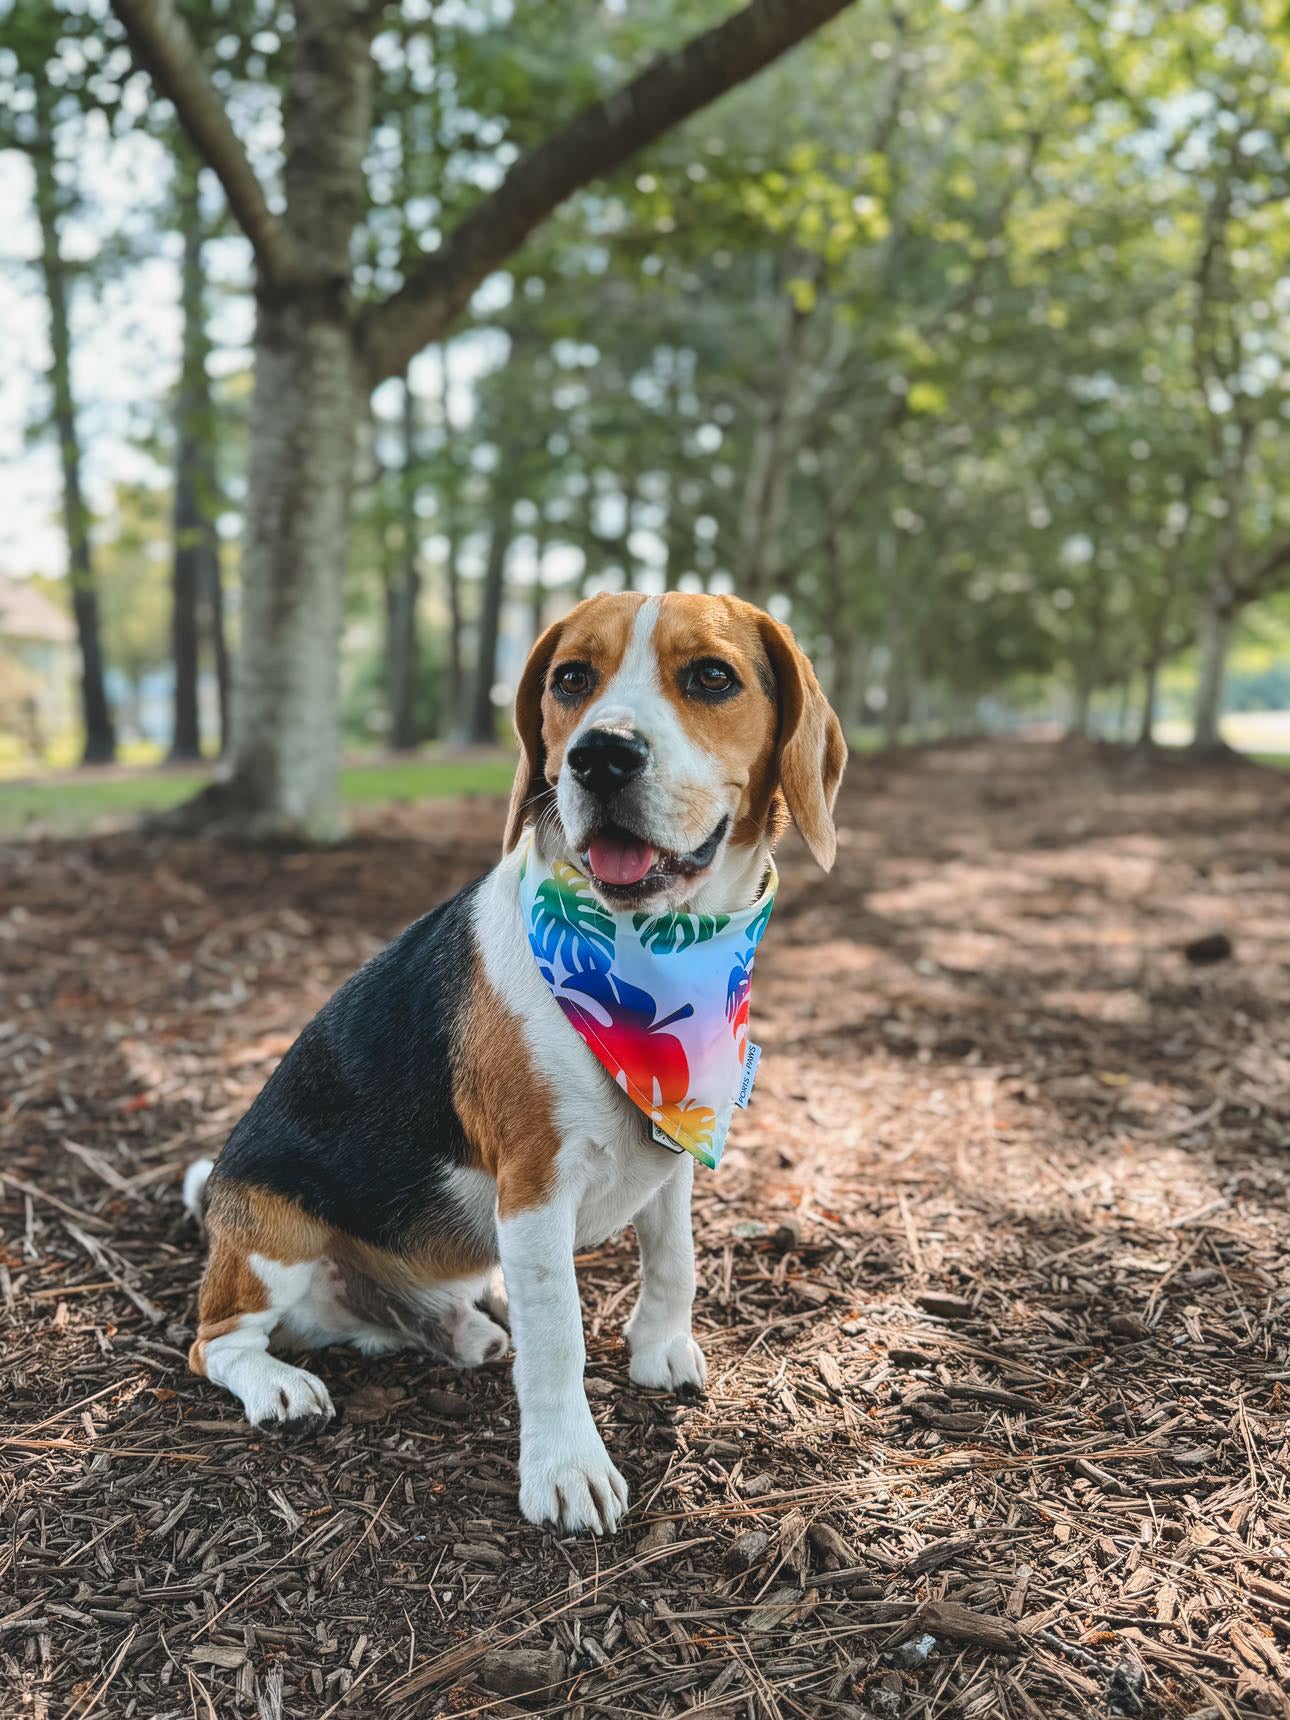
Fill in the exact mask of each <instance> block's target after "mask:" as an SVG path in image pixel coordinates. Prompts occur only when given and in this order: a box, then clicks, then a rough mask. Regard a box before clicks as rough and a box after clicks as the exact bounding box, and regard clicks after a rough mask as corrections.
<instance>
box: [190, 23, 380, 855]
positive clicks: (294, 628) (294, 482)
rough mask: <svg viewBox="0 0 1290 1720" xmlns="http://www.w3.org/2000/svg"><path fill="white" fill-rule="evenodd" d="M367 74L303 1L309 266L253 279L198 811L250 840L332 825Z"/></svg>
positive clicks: (310, 835) (294, 76)
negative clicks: (277, 282)
mask: <svg viewBox="0 0 1290 1720" xmlns="http://www.w3.org/2000/svg"><path fill="white" fill-rule="evenodd" d="M370 83H371V57H370V52H369V44H368V36H367V27H366V25H365V23H364V21H363V19H362V16H361V14H360V11H359V9H358V8H357V7H355V6H353V5H352V4H350V3H349V0H312V4H310V5H309V6H308V7H302V8H300V10H299V12H298V13H297V26H296V40H295V47H294V51H293V54H292V61H291V67H290V71H289V75H288V89H287V100H286V116H287V151H286V159H287V165H286V191H287V207H286V213H285V215H284V217H283V221H284V227H285V231H286V233H287V236H288V238H289V240H290V242H291V244H292V246H293V248H294V251H295V253H296V255H297V256H298V257H300V258H301V259H303V261H304V271H305V272H304V275H303V278H302V279H300V280H298V281H294V282H292V283H290V284H289V285H288V286H286V287H275V288H270V287H268V286H266V285H265V283H264V282H263V280H261V281H260V283H259V287H258V305H257V315H256V331H255V395H254V400H253V403H252V409H251V441H250V454H249V461H248V465H249V482H248V489H247V506H246V535H245V544H244V549H243V557H242V584H243V610H242V634H241V648H240V650H239V653H238V659H237V669H236V676H235V695H234V734H233V748H232V770H231V773H230V776H229V778H228V779H227V781H225V782H223V783H219V784H216V785H215V786H214V788H213V789H212V790H210V791H208V792H207V796H206V797H205V799H206V805H205V806H204V807H203V806H202V805H201V803H200V797H199V803H197V805H196V806H195V808H194V811H195V814H196V816H197V817H198V818H199V819H201V820H202V822H209V821H210V819H211V817H212V816H213V818H214V821H216V822H221V821H223V822H227V823H228V824H229V825H230V826H232V827H234V828H236V829H237V830H238V831H239V832H241V833H242V834H245V835H248V836H251V837H254V838H284V839H299V838H306V839H311V840H313V839H321V840H326V839H330V838H333V837H335V836H337V835H339V834H340V831H341V815H340V786H339V764H340V701H339V648H340V631H341V591H342V586H343V581H344V574H345V559H346V546H347V544H348V541H349V513H350V498H351V493H352V488H353V478H354V458H355V453H356V440H357V438H356V420H357V411H358V407H359V404H360V402H361V399H362V395H361V393H360V379H359V375H358V367H357V362H356V346H355V341H354V333H353V305H352V300H351V294H350V255H349V251H350V241H351V238H352V235H353V231H354V227H355V224H356V222H357V220H358V216H359V213H360V211H361V209H362V205H363V196H364V184H363V155H364V151H365V149H366V147H367V142H368V130H369V115H368V103H369V94H370Z"/></svg>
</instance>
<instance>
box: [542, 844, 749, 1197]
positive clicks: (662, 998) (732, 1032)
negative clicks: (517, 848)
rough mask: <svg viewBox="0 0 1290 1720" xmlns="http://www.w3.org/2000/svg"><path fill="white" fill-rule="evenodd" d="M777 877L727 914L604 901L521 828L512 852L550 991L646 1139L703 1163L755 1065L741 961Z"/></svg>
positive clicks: (709, 1162) (713, 1163)
mask: <svg viewBox="0 0 1290 1720" xmlns="http://www.w3.org/2000/svg"><path fill="white" fill-rule="evenodd" d="M778 883H779V878H778V875H777V873H776V871H775V868H774V866H773V865H772V866H771V868H770V873H769V876H768V878H767V881H766V885H765V888H764V889H763V890H762V893H761V895H760V896H759V897H758V898H757V900H756V901H755V902H754V903H753V904H752V906H751V907H750V908H744V909H741V910H739V911H738V912H736V913H732V914H697V913H685V912H676V913H672V912H665V913H659V914H652V913H648V912H646V913H615V912H613V911H612V910H611V909H609V908H606V907H605V906H604V904H603V903H602V902H600V901H599V900H598V899H597V897H596V896H595V895H594V894H593V892H592V888H591V883H590V880H589V879H587V878H586V877H585V876H584V875H583V873H581V872H579V871H578V870H577V869H576V867H573V866H570V865H569V864H568V863H567V862H565V861H563V860H556V861H554V862H552V863H550V864H548V863H547V861H545V860H544V859H543V858H542V857H541V855H540V854H539V853H538V852H537V847H536V845H535V843H534V841H533V833H532V831H530V832H529V834H528V837H527V839H526V844H525V848H524V852H523V855H522V857H521V862H520V911H521V913H522V914H523V916H524V928H525V931H526V932H527V933H528V939H529V944H530V946H531V948H532V950H533V954H534V956H535V958H536V960H537V965H538V972H539V973H540V974H541V975H542V978H543V979H544V980H545V981H546V983H547V984H548V985H549V986H550V988H551V993H552V996H553V997H554V998H555V1000H556V1002H557V1003H558V1004H559V1005H560V1008H561V1009H562V1010H563V1011H564V1014H565V1017H566V1018H567V1020H568V1021H569V1022H570V1023H571V1025H572V1026H573V1027H574V1029H575V1030H576V1031H577V1033H578V1034H579V1035H580V1036H581V1038H582V1040H583V1042H584V1044H585V1045H586V1046H587V1048H588V1050H590V1051H591V1052H592V1054H593V1055H594V1056H595V1057H596V1058H597V1060H598V1061H599V1062H600V1063H601V1064H603V1065H604V1067H605V1069H606V1070H607V1071H608V1072H609V1075H610V1076H611V1078H612V1079H613V1080H614V1081H615V1082H616V1083H617V1084H618V1086H620V1087H621V1088H622V1090H623V1092H624V1093H626V1094H627V1096H628V1098H629V1099H630V1100H631V1101H632V1103H633V1104H634V1105H636V1106H637V1107H638V1108H639V1109H640V1110H641V1111H643V1112H644V1114H645V1116H646V1117H648V1118H649V1120H650V1123H651V1125H652V1133H653V1137H654V1139H655V1140H656V1141H658V1142H659V1144H660V1145H662V1146H666V1147H669V1148H670V1149H671V1150H672V1151H673V1152H675V1151H677V1150H678V1149H680V1150H684V1151H685V1152H687V1153H692V1154H693V1155H694V1157H695V1158H696V1159H698V1161H699V1163H700V1164H701V1165H706V1166H707V1167H708V1168H709V1170H715V1169H716V1167H717V1165H718V1163H719V1162H720V1159H721V1152H722V1148H723V1147H724V1146H725V1144H726V1135H727V1133H728V1131H729V1128H730V1119H731V1116H732V1115H733V1112H734V1108H735V1106H736V1105H746V1104H747V1103H748V1095H749V1094H750V1093H751V1092H752V1084H753V1080H754V1078H755V1077H756V1073H757V1059H758V1058H759V1057H760V1055H761V1050H760V1047H759V1046H756V1045H751V1044H750V1043H749V1039H748V1016H749V1009H750V1005H751V1000H752V969H753V961H754V959H755V957H756V954H757V946H758V944H759V943H760V942H761V939H762V935H763V933H764V932H765V930H766V926H767V924H768V923H769V920H770V915H771V909H772V908H773V907H774V905H775V890H776V887H777V885H778ZM551 1073H552V1074H555V1073H556V1071H551Z"/></svg>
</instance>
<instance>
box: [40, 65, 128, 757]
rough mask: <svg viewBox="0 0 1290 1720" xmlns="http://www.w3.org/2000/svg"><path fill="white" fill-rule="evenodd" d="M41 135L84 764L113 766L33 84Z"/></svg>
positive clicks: (52, 188)
mask: <svg viewBox="0 0 1290 1720" xmlns="http://www.w3.org/2000/svg"><path fill="white" fill-rule="evenodd" d="M35 85H36V124H37V129H38V137H37V142H36V147H35V149H34V150H33V151H32V161H33V165H34V168H35V175H36V214H37V217H38V219H39V222H40V238H41V268H42V272H43V275H44V281H45V297H46V299H47V301H48V304H49V346H50V355H51V356H50V366H49V383H50V390H51V393H52V394H53V406H54V413H53V416H54V428H55V431H56V433H57V436H58V450H59V455H60V458H61V461H62V468H63V523H64V527H65V530H66V533H67V567H68V574H69V576H70V579H71V586H72V613H73V615H74V616H75V618H76V635H77V639H78V641H79V643H80V649H81V715H82V718H83V720H84V724H85V749H84V753H83V755H82V759H83V762H84V763H85V764H110V763H111V762H112V761H113V759H114V758H115V757H116V730H115V728H114V726H113V722H112V712H111V710H110V708H109V706H108V700H107V689H106V687H105V685H104V677H103V641H102V635H101V632H100V627H99V604H98V593H97V591H96V589H95V583H94V563H93V558H92V554H91V550H90V530H89V514H88V512H87V510H86V506H85V498H84V493H83V491H82V489H81V448H80V438H79V435H78V433H77V428H76V403H75V397H74V395H73V392H72V354H71V331H70V328H69V326H68V319H67V272H66V267H65V265H64V262H63V253H62V243H61V238H62V235H61V220H60V211H59V194H58V181H57V178H56V176H55V173H54V136H53V123H52V114H51V111H50V95H49V86H48V84H47V83H46V82H45V80H44V79H43V78H37V79H36V80H35Z"/></svg>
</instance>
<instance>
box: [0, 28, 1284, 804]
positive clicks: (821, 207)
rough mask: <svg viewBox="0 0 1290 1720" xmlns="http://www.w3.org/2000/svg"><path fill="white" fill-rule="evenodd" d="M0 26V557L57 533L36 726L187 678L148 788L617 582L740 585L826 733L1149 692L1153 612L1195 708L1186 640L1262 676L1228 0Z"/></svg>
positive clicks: (1253, 408)
mask: <svg viewBox="0 0 1290 1720" xmlns="http://www.w3.org/2000/svg"><path fill="white" fill-rule="evenodd" d="M0 43H2V44H3V46H0V108H3V110H4V111H5V113H6V114H7V115H8V117H7V118H6V119H5V120H4V122H3V128H4V129H3V134H2V135H0V142H3V144H4V145H5V147H6V149H7V151H8V153H7V154H6V156H5V161H6V172H5V175H4V180H5V184H4V190H3V194H2V195H3V207H4V210H5V214H6V218H7V227H6V231H7V235H8V237H7V239H6V241H5V252H6V256H5V262H4V269H3V274H2V276H0V293H2V294H3V297H4V304H5V307H6V309H8V310H9V311H10V312H11V316H9V317H7V319H6V320H7V322H9V324H10V326H11V327H13V328H16V329H18V330H19V331H20V334H21V338H20V339H19V341H18V342H17V343H16V356H17V364H16V368H15V374H14V375H13V376H12V377H11V379H10V381H9V383H8V384H7V387H6V391H5V392H6V396H7V398H6V400H5V403H4V406H3V411H2V413H0V426H2V429H0V433H2V434H3V436H4V438H5V450H4V451H5V454H6V456H7V457H8V458H7V464H8V465H9V467H10V478H9V481H8V483H7V486H6V487H7V489H12V491H13V495H14V501H13V503H12V512H10V513H9V517H8V519H7V520H6V522H5V526H4V533H5V536H4V542H3V550H4V561H5V567H6V571H7V572H10V573H14V574H18V575H28V574H37V575H46V576H48V575H65V576H66V583H65V584H63V585H62V586H61V589H62V590H63V591H64V592H66V593H67V594H68V595H69V598H70V601H69V603H68V608H69V609H73V608H74V610H75V614H76V620H77V624H78V628H79V634H80V640H81V644H82V648H83V650H84V652H85V662H86V668H87V673H86V675H85V677H84V680H85V701H84V716H85V721H86V730H87V740H88V745H87V754H88V756H92V757H108V756H111V754H112V750H113V743H114V738H115V737H114V733H113V730H114V728H120V727H121V726H122V725H123V724H124V726H125V728H126V729H127V730H128V729H129V727H130V724H131V721H132V715H131V709H130V708H129V707H130V694H131V689H134V690H135V691H136V692H137V690H138V688H139V687H140V686H142V685H144V684H145V683H146V682H147V680H148V677H149V676H150V675H153V676H158V677H165V676H170V677H171V678H172V680H173V685H174V696H173V701H172V702H173V722H172V726H171V732H170V734H169V735H168V737H167V744H168V745H169V746H170V748H171V750H173V752H174V753H175V755H176V756H181V757H183V756H188V757H191V756H194V754H195V753H196V751H197V748H198V745H199V743H200V744H204V745H205V747H206V749H207V750H208V751H210V750H213V749H214V748H215V747H216V746H218V745H219V743H220V739H221V731H222V730H223V729H225V728H227V729H229V730H230V734H229V735H228V736H226V737H225V738H226V739H227V741H228V746H227V753H228V761H229V765H228V781H227V782H225V783H224V784H223V785H222V788H221V789H220V791H218V792H217V793H215V794H213V795H208V796H207V797H206V798H205V800H204V801H203V802H202V803H201V805H200V807H199V808H198V810H197V813H196V817H197V818H198V819H199V821H201V822H203V823H207V824H216V825H217V824H218V823H219V822H220V821H221V820H223V821H228V820H230V819H235V820H237V821H239V822H241V823H246V824H249V825H250V826H254V827H257V828H259V829H262V830H264V831H266V832H284V831H304V832H311V833H315V834H325V833H327V832H328V831H329V830H330V829H332V828H335V826H336V824H337V820H338V813H337V800H336V767H337V760H338V757H339V754H340V752H341V750H342V747H344V746H347V745H356V744H361V743H367V744H373V743H377V744H383V743H389V744H393V745H395V746H398V747H405V746H413V745H416V744H418V743H420V742H421V741H423V740H425V739H427V738H430V737H440V738H450V739H473V740H485V739H490V738H492V737H493V736H494V735H495V734H496V733H497V732H498V724H499V720H500V719H501V716H502V707H503V706H504V704H505V700H506V694H507V690H508V686H509V684H510V682H511V681H513V677H514V672H515V666H516V663H517V660H518V659H519V658H520V657H522V655H523V652H524V651H525V650H526V648H527V645H528V642H529V639H530V638H531V637H532V634H533V632H534V630H535V629H536V628H537V627H538V626H539V625H540V624H541V622H542V620H543V618H544V617H545V618H549V617H550V616H552V615H554V614H555V613H556V612H557V610H558V607H559V606H562V605H567V603H568V602H569V601H570V600H571V598H573V597H574V596H576V595H578V594H581V593H583V592H585V591H592V590H597V589H602V588H609V589H614V588H618V587H621V586H624V585H633V586H639V587H641V588H644V589H653V590H658V589H664V588H667V589H671V588H676V587H684V588H693V587H695V586H696V585H703V586H708V587H711V588H712V589H731V588H733V589H736V590H738V591H740V592H741V593H742V594H743V595H745V596H748V597H750V598H752V599H753V600H754V601H758V602H763V603H768V604H770V605H772V606H773V607H774V608H775V609H776V610H777V611H778V612H780V613H782V614H784V615H786V616H787V617H788V618H789V619H790V620H791V621H792V623H793V625H794V627H795V628H796V629H797V630H798V632H799V634H800V635H801V637H802V639H803V641H804V643H805V644H806V645H807V647H808V649H810V650H811V651H812V652H813V653H814V655H815V656H816V659H817V661H818V662H819V664H820V667H821V672H822V674H823V676H824V678H825V680H826V683H827V685H828V687H829V689H830V692H831V695H832V697H833V699H834V702H835V704H836V705H837V706H838V708H839V710H840V711H841V712H842V715H843V717H844V720H845V721H846V722H847V724H848V726H849V727H851V728H852V729H853V730H856V729H858V728H859V727H860V726H861V725H862V724H864V723H866V722H868V723H876V724H878V725H880V726H882V727H883V728H885V729H886V731H887V733H888V734H889V735H891V736H892V737H896V736H899V735H900V734H902V733H905V732H908V730H909V727H910V725H911V724H916V725H921V726H923V727H927V726H929V725H933V726H935V727H937V728H938V729H940V730H941V731H951V732H952V731H956V730H960V731H967V730H970V729H972V728H974V727H975V726H977V725H978V724H979V723H980V722H981V721H982V720H985V719H989V720H991V721H994V722H998V721H1000V720H1003V719H1005V718H1006V717H1008V716H1009V715H1011V714H1018V715H1020V714H1025V713H1027V712H1033V711H1035V710H1037V709H1042V710H1046V711H1050V712H1051V711H1060V712H1061V713H1062V714H1063V716H1064V717H1065V718H1066V719H1067V720H1068V721H1069V722H1070V724H1071V726H1072V727H1074V728H1076V729H1086V728H1088V727H1089V726H1090V725H1091V724H1096V725H1100V726H1101V727H1103V728H1105V727H1106V726H1107V725H1108V724H1110V725H1111V726H1112V727H1113V728H1114V730H1115V732H1116V733H1117V734H1119V735H1121V736H1123V737H1124V738H1149V737H1150V733H1151V718H1152V715H1153V714H1158V712H1159V710H1160V708H1161V687H1162V680H1163V681H1167V680H1168V678H1169V677H1170V676H1174V677H1175V681H1174V683H1173V685H1174V687H1175V696H1176V692H1177V687H1178V686H1180V685H1183V684H1184V683H1183V682H1181V681H1178V679H1177V677H1178V668H1177V666H1178V665H1180V664H1182V665H1184V666H1185V667H1186V670H1187V674H1186V677H1185V690H1186V696H1187V698H1188V700H1189V702H1190V706H1191V712H1190V714H1191V717H1192V719H1193V722H1194V731H1195V737H1196V742H1197V744H1198V745H1199V746H1201V747H1204V748H1206V749H1214V748H1215V747H1217V746H1218V744H1219V729H1218V723H1219V717H1220V713H1221V710H1222V706H1223V699H1224V691H1225V686H1226V687H1229V688H1230V684H1231V680H1230V669H1231V666H1232V663H1233V661H1234V659H1233V647H1234V645H1239V647H1240V649H1239V653H1238V657H1237V659H1235V661H1236V662H1237V663H1238V666H1239V667H1240V670H1241V686H1242V688H1243V689H1244V694H1245V696H1246V698H1247V702H1253V703H1262V704H1265V705H1271V706H1280V707H1282V708H1284V707H1286V706H1287V705H1290V667H1287V662H1286V659H1287V655H1288V653H1287V649H1286V638H1287V631H1288V626H1290V623H1288V619H1287V617H1288V610H1287V602H1286V597H1285V592H1286V589H1287V586H1288V585H1290V499H1288V498H1287V485H1286V482H1285V474H1286V470H1287V460H1286V453H1287V440H1288V435H1290V400H1288V396H1287V388H1286V376H1287V371H1286V362H1287V348H1288V346H1290V269H1288V264H1290V223H1288V221H1287V198H1288V197H1290V171H1288V168H1287V138H1288V135H1290V39H1288V38H1287V34H1286V32H1285V29H1284V26H1283V24H1282V23H1281V22H1280V21H1279V14H1278V11H1277V9H1276V8H1275V7H1273V6H1271V5H1259V4H1249V3H1246V4H1241V3H1237V0H1227V3H1211V4H1195V5H1191V4H1186V3H1173V4H1146V3H1145V0H1122V3H1116V4H1108V3H1103V0H1077V3H1076V4H1074V5H1071V4H1056V3H1054V4H1048V3H1047V0H1038V3H1027V4H1025V5H1021V4H1018V3H1015V0H1014V3H1006V0H980V3H978V4H946V3H945V0H909V3H907V4H903V5H891V4H888V5H877V4H871V3H869V0H856V3H853V4H850V5H845V4H841V3H834V4H820V3H818V0H817V3H813V4H811V5H809V6H800V5H799V6H786V5H784V4H777V3H773V0H754V4H753V5H751V6H749V7H748V8H747V9H746V10H744V11H742V12H741V11H739V10H738V9H737V8H732V7H731V6H729V5H717V4H708V3H677V4H672V3H667V0H660V3H656V4H651V5H648V6H640V7H630V8H628V7H623V6H619V5H594V4H591V5H588V4H577V5H575V4H572V3H564V0H556V3H554V4H548V5H545V6H542V7H526V6H522V5H510V4H500V3H498V4H491V3H466V0H440V3H439V4H431V3H430V0H401V3H395V0H391V3H389V4H384V5H371V6H358V5H355V4H352V3H350V0H319V3H318V4H316V5H313V6H311V7H310V8H308V9H305V8H301V7H296V8H292V7H290V6H288V5H285V4H269V3H267V0H220V3H200V4H199V3H198V0H183V3H182V4H175V3H172V0H118V3H117V4H115V5H112V6H109V5H108V4H107V0H56V3H55V4H49V3H48V0H8V4H5V3H4V0H0ZM60 307H61V308H60ZM6 511H7V512H8V510H6ZM51 520H52V529H51ZM98 656H101V658H102V664H101V666H100V665H99V664H98V662H97V657H98ZM199 682H201V683H202V684H203V685H207V686H208V687H210V688H212V689H222V691H223V694H224V697H223V698H222V699H219V698H217V697H215V696H214V694H212V696H211V697H209V698H206V699H205V700H204V701H203V702H202V703H201V704H200V708H199V701H198V698H197V688H198V684H199ZM167 684H170V682H167ZM217 710H218V711H221V712H222V713H223V719H224V720H223V721H222V722H221V721H219V720H217V719H216V717H215V712H216V711H217ZM202 729H204V730H205V733H200V732H199V731H200V730H202Z"/></svg>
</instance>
